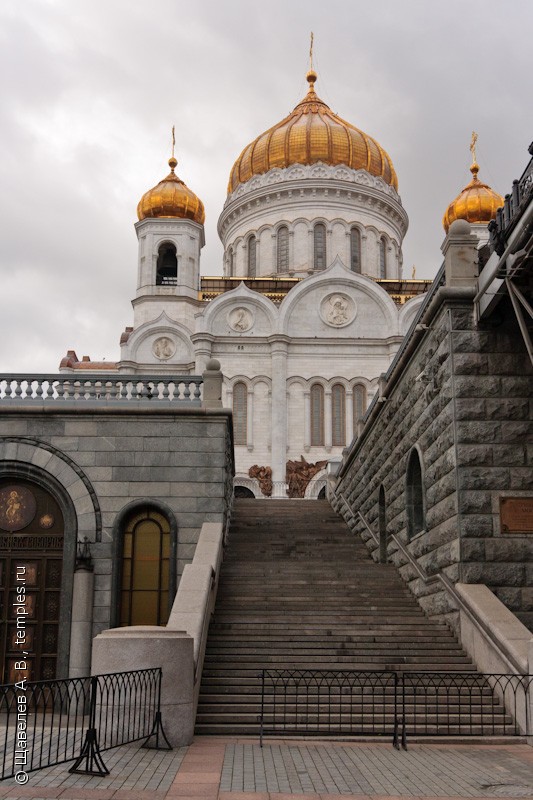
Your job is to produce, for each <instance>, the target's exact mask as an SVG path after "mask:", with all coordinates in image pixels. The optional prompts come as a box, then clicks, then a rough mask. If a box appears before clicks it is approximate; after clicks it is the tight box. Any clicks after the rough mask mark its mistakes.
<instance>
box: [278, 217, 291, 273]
mask: <svg viewBox="0 0 533 800" xmlns="http://www.w3.org/2000/svg"><path fill="white" fill-rule="evenodd" d="M276 262H277V263H276V268H277V271H278V272H287V270H288V269H289V229H288V228H287V226H286V225H282V226H281V228H279V230H278V236H277V248H276Z"/></svg>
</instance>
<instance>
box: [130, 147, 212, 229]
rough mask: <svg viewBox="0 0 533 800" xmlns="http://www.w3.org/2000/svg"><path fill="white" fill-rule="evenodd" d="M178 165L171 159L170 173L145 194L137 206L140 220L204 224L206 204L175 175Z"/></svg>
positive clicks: (169, 161)
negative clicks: (189, 220) (176, 220)
mask: <svg viewBox="0 0 533 800" xmlns="http://www.w3.org/2000/svg"><path fill="white" fill-rule="evenodd" d="M177 164H178V162H177V161H176V159H175V158H174V157H172V158H169V160H168V165H169V167H170V173H169V174H168V175H167V177H166V178H163V180H162V181H159V183H158V184H157V186H154V188H153V189H149V190H148V191H147V192H145V194H143V196H142V197H141V199H140V201H139V205H138V206H137V216H138V217H139V220H141V219H146V218H147V217H174V218H176V217H177V218H178V219H192V220H193V221H194V222H198V223H199V224H200V225H203V224H204V221H205V211H204V204H203V203H202V201H201V200H200V198H199V197H197V196H196V195H195V194H194V192H192V191H191V190H190V189H189V187H188V186H186V185H185V184H184V183H183V181H182V180H180V179H179V178H178V176H177V175H176V174H175V173H174V170H175V168H176V166H177Z"/></svg>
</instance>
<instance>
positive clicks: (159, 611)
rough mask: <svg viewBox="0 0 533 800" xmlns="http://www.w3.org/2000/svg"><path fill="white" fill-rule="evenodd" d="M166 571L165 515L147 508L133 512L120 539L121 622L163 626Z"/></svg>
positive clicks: (167, 533) (166, 611)
mask: <svg viewBox="0 0 533 800" xmlns="http://www.w3.org/2000/svg"><path fill="white" fill-rule="evenodd" d="M169 570H170V525H169V522H168V520H167V518H166V517H165V516H163V514H161V513H160V512H159V511H155V510H154V509H150V508H147V509H143V510H142V511H138V512H136V513H134V514H132V515H131V516H130V517H129V519H128V520H127V523H126V527H125V529H124V533H123V542H122V583H121V593H120V625H123V626H124V625H166V623H167V621H168V614H169V578H170V573H169Z"/></svg>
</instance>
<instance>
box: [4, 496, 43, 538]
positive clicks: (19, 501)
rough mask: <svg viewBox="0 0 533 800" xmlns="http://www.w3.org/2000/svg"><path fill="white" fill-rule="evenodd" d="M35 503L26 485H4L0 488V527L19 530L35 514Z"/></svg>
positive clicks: (7, 529) (27, 523)
mask: <svg viewBox="0 0 533 800" xmlns="http://www.w3.org/2000/svg"><path fill="white" fill-rule="evenodd" d="M36 509H37V503H36V502H35V497H34V496H33V494H32V492H30V490H29V489H28V488H26V486H5V487H4V488H3V489H0V528H3V530H5V531H10V532H11V533H12V532H13V531H20V530H22V528H25V527H26V526H27V525H29V524H30V522H31V521H32V519H33V518H34V516H35V511H36Z"/></svg>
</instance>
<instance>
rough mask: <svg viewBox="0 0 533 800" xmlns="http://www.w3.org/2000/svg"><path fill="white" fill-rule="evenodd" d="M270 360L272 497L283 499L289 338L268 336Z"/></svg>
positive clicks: (285, 463) (285, 460)
mask: <svg viewBox="0 0 533 800" xmlns="http://www.w3.org/2000/svg"><path fill="white" fill-rule="evenodd" d="M268 341H269V344H270V352H271V359H272V395H271V418H272V480H273V481H274V489H273V495H274V496H278V497H285V496H286V495H285V478H286V465H287V350H288V342H289V338H288V337H287V336H284V335H279V336H270V337H269V339H268Z"/></svg>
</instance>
